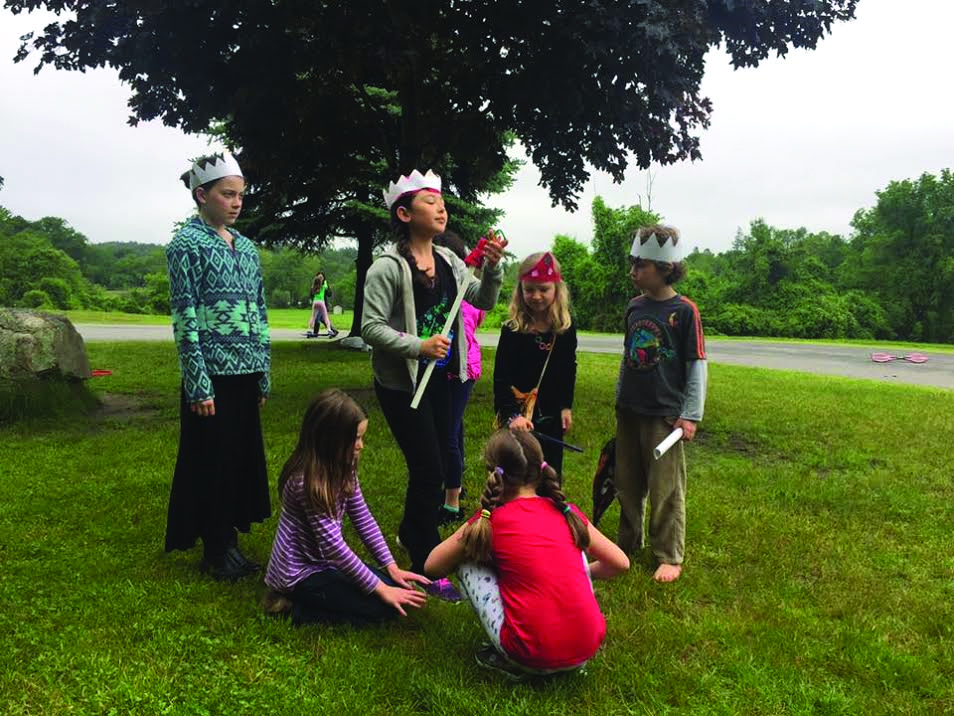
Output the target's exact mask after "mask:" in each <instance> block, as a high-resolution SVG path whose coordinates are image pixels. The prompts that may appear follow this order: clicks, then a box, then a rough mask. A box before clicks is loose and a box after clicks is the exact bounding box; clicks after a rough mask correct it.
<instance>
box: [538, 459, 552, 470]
mask: <svg viewBox="0 0 954 716" xmlns="http://www.w3.org/2000/svg"><path fill="white" fill-rule="evenodd" d="M548 467H550V466H549V465H547V461H546V460H544V461H543V462H541V463H540V472H543V471H544V470H546V469H547V468H548Z"/></svg>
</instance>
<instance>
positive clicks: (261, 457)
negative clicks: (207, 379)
mask: <svg viewBox="0 0 954 716" xmlns="http://www.w3.org/2000/svg"><path fill="white" fill-rule="evenodd" d="M259 377H260V374H259V373H252V374H248V375H217V376H212V386H213V388H214V390H215V415H213V416H208V417H200V416H199V415H198V414H196V413H193V412H192V411H191V410H190V409H189V402H188V400H186V395H185V391H184V390H181V389H180V405H179V456H178V457H177V458H176V470H175V474H174V476H173V478H172V493H171V494H170V496H169V515H168V519H167V522H166V552H171V551H172V550H176V549H183V550H185V549H191V548H192V547H194V546H195V543H196V540H198V539H201V540H202V541H203V544H204V545H205V548H206V550H211V551H213V552H214V551H218V550H220V549H224V547H225V546H227V544H228V543H229V542H230V541H232V540H234V536H235V530H239V531H240V532H248V531H249V530H250V529H251V524H252V523H253V522H262V521H263V520H265V519H267V518H268V517H269V516H270V515H271V512H272V511H271V502H270V499H269V489H268V473H267V468H266V465H265V444H264V442H263V440H262V423H261V420H260V417H259V406H258V400H259V389H258V380H259Z"/></svg>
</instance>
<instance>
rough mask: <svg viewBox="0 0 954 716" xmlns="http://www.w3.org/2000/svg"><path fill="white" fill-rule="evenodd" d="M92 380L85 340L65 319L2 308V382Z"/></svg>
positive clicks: (0, 361)
mask: <svg viewBox="0 0 954 716" xmlns="http://www.w3.org/2000/svg"><path fill="white" fill-rule="evenodd" d="M57 375H59V376H63V377H66V378H72V379H86V378H89V377H90V369H89V359H88V358H87V357H86V345H85V344H84V343H83V338H82V337H81V336H80V334H79V333H78V332H77V331H76V329H75V328H74V327H73V324H72V323H70V321H69V319H68V318H66V317H65V316H56V315H53V314H50V313H44V312H43V311H33V310H28V309H20V308H0V380H23V379H29V378H39V377H52V376H57Z"/></svg>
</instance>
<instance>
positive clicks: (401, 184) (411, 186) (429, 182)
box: [384, 169, 441, 209]
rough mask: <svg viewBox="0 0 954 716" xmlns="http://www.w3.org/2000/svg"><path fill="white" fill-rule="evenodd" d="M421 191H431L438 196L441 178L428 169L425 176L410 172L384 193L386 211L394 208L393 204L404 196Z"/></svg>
mask: <svg viewBox="0 0 954 716" xmlns="http://www.w3.org/2000/svg"><path fill="white" fill-rule="evenodd" d="M421 189H431V190H433V191H436V192H437V193H438V194H440V193H441V178H440V177H439V176H437V174H435V173H434V172H432V171H431V170H430V169H428V170H427V174H421V173H420V172H419V171H418V170H417V169H415V170H414V171H412V172H411V173H410V174H408V175H407V176H406V177H405V176H402V177H401V178H400V179H398V180H397V181H396V182H391V183H390V184H389V185H388V188H387V189H386V190H385V191H384V203H385V204H387V205H388V209H390V208H391V207H392V206H394V202H396V201H397V200H398V199H400V198H401V197H402V196H403V195H404V194H409V193H410V192H412V191H420V190H421Z"/></svg>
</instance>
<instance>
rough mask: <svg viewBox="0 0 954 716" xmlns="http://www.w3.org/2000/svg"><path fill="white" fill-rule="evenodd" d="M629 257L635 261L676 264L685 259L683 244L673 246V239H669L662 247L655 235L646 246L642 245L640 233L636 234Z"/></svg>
mask: <svg viewBox="0 0 954 716" xmlns="http://www.w3.org/2000/svg"><path fill="white" fill-rule="evenodd" d="M629 255H630V256H632V257H633V258H634V259H643V260H645V261H661V262H662V263H667V264H674V263H676V262H677V261H682V259H683V252H682V242H679V243H678V244H673V242H672V239H671V238H667V239H666V240H665V241H664V242H663V245H662V246H660V245H659V240H658V239H657V238H656V234H653V235H651V236H650V237H649V240H648V241H647V242H646V243H645V244H641V243H640V242H639V232H636V234H635V235H634V236H633V248H631V249H630V250H629Z"/></svg>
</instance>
